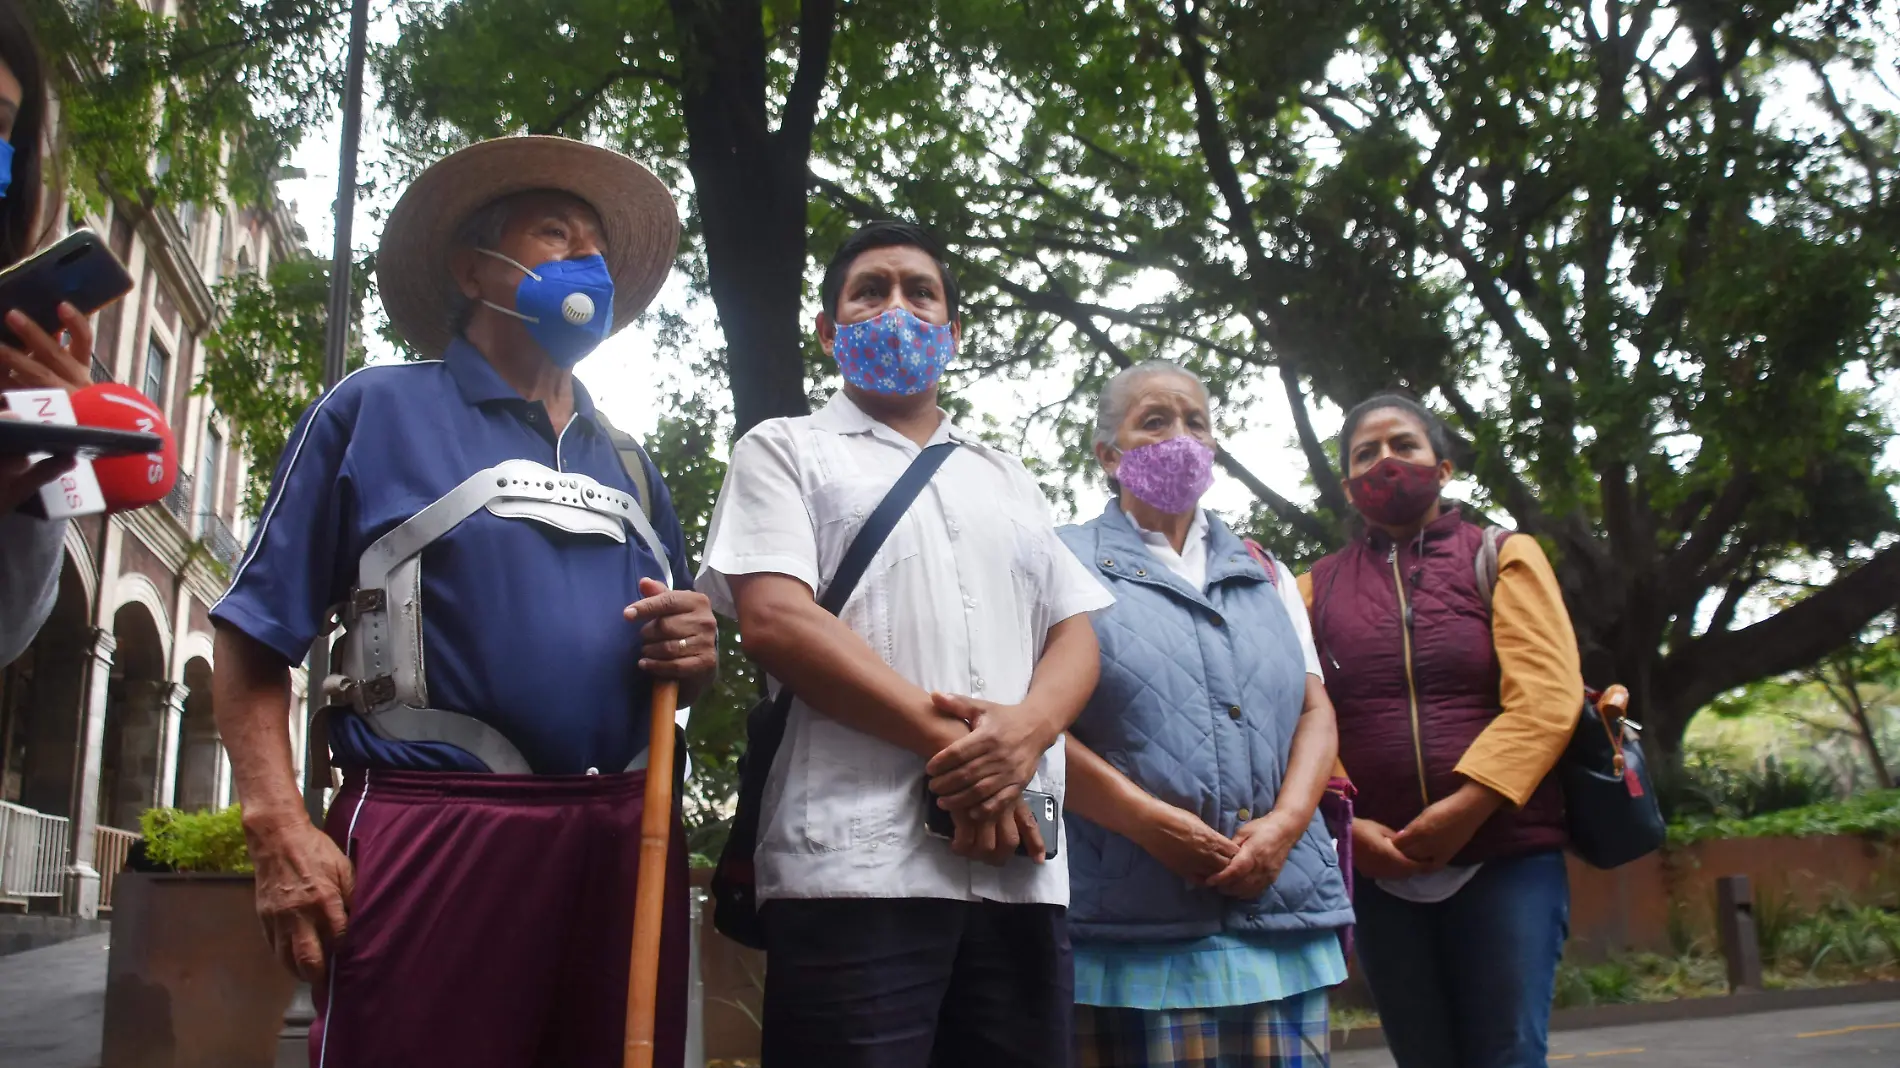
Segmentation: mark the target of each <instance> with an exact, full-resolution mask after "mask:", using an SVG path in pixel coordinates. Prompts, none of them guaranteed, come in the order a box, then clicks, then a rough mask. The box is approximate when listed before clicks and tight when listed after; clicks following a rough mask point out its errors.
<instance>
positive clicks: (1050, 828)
mask: <svg viewBox="0 0 1900 1068" xmlns="http://www.w3.org/2000/svg"><path fill="white" fill-rule="evenodd" d="M1023 803H1024V804H1026V805H1028V806H1029V814H1030V815H1032V816H1034V817H1035V818H1036V830H1037V831H1038V832H1039V833H1040V834H1041V835H1042V848H1043V854H1042V859H1044V860H1054V859H1056V852H1057V848H1056V843H1057V842H1058V841H1059V835H1060V833H1061V828H1060V827H1059V826H1058V821H1059V820H1060V819H1061V818H1062V809H1061V807H1060V806H1059V805H1057V804H1056V799H1055V795H1054V794H1045V793H1042V792H1041V791H1039V790H1024V791H1023ZM924 830H925V831H926V832H928V833H929V834H930V835H932V836H933V837H936V838H942V839H944V840H945V841H949V840H950V839H952V838H955V837H956V836H957V824H956V820H954V819H953V818H951V816H950V813H948V812H946V811H944V810H943V809H942V808H941V807H939V806H938V805H937V795H936V794H933V793H931V792H930V785H929V784H928V783H926V784H925V785H924ZM1016 855H1017V856H1019V857H1026V856H1028V855H1029V851H1028V850H1027V849H1026V848H1024V847H1023V846H1022V845H1020V844H1018V845H1017V846H1016Z"/></svg>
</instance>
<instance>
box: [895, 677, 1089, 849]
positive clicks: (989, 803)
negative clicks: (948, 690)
mask: <svg viewBox="0 0 1900 1068" xmlns="http://www.w3.org/2000/svg"><path fill="white" fill-rule="evenodd" d="M930 699H931V701H932V702H933V703H935V704H936V706H937V711H939V712H941V713H943V714H944V715H946V716H952V717H955V718H957V719H960V720H963V721H964V722H965V723H968V724H969V725H970V733H969V734H967V735H965V736H964V737H962V738H960V739H958V740H957V741H955V742H953V743H951V744H950V745H949V746H947V747H945V748H944V749H943V751H942V752H939V753H938V754H937V755H936V756H934V757H931V758H930V762H929V763H928V764H925V765H924V774H926V775H928V776H930V792H931V793H933V794H936V795H937V797H938V798H939V801H938V804H939V805H940V806H942V807H943V808H944V809H946V810H948V811H951V812H958V811H962V812H967V813H969V814H970V815H971V816H972V817H973V818H974V819H976V820H978V821H983V820H995V819H997V818H999V817H1001V816H1003V815H1004V814H1006V813H1007V812H1009V810H1010V807H1011V806H1013V805H1015V804H1017V803H1018V802H1019V801H1021V800H1022V794H1023V788H1024V787H1025V786H1028V785H1029V781H1030V779H1032V778H1033V777H1034V776H1035V774H1036V765H1037V763H1038V762H1039V761H1041V760H1042V754H1043V753H1044V752H1045V751H1046V750H1047V749H1048V748H1049V747H1050V746H1051V745H1054V744H1055V738H1056V736H1053V735H1050V734H1049V733H1048V728H1047V726H1046V724H1045V723H1044V722H1043V721H1042V718H1041V717H1039V716H1037V715H1035V714H1034V713H1033V712H1032V711H1030V710H1028V709H1025V708H1024V707H1023V706H1022V705H999V704H996V703H995V702H992V701H979V700H977V699H976V698H973V697H962V696H958V695H955V694H943V693H933V694H931V695H930Z"/></svg>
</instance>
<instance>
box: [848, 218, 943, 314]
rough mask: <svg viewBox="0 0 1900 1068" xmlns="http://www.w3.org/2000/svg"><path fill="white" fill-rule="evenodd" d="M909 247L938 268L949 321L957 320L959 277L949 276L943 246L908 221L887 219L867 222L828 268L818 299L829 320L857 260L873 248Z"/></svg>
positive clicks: (853, 235)
mask: <svg viewBox="0 0 1900 1068" xmlns="http://www.w3.org/2000/svg"><path fill="white" fill-rule="evenodd" d="M900 245H907V246H910V247H912V248H919V249H922V250H923V251H924V253H925V254H926V255H928V256H929V257H930V259H931V261H932V262H934V263H935V264H936V265H937V273H938V274H940V275H942V276H943V302H944V305H945V306H946V307H948V308H949V309H950V321H951V322H953V323H954V322H956V321H957V276H956V275H954V274H951V273H950V265H949V264H948V263H945V262H944V258H943V247H942V246H941V245H938V244H937V242H936V240H935V239H934V238H932V237H931V236H930V235H929V234H928V233H925V232H924V229H923V227H921V226H916V225H913V224H911V223H907V222H896V221H894V220H887V221H884V222H874V223H865V224H864V225H863V226H860V227H858V230H857V232H856V233H854V234H852V235H851V236H850V237H847V238H845V239H844V244H842V245H839V246H838V251H837V252H836V253H834V254H833V255H832V257H831V262H830V263H828V264H826V265H825V280H824V282H823V283H822V284H820V285H819V287H818V300H819V303H820V304H821V305H822V307H823V309H824V314H825V317H826V318H827V319H831V320H832V321H834V322H835V321H837V318H838V298H839V297H841V296H843V295H844V278H845V275H847V274H849V273H851V265H852V264H853V263H856V262H857V261H858V257H859V256H862V255H864V254H865V253H867V252H869V251H871V250H872V249H874V248H893V247H896V246H900Z"/></svg>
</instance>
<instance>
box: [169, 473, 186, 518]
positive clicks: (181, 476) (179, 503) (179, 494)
mask: <svg viewBox="0 0 1900 1068" xmlns="http://www.w3.org/2000/svg"><path fill="white" fill-rule="evenodd" d="M165 510H166V511H167V512H170V513H171V514H172V518H173V519H176V520H178V521H179V522H180V523H183V524H185V525H187V526H189V525H190V524H191V476H190V475H187V474H185V473H184V472H183V471H180V472H178V481H176V482H174V483H172V488H171V492H170V493H167V494H165Z"/></svg>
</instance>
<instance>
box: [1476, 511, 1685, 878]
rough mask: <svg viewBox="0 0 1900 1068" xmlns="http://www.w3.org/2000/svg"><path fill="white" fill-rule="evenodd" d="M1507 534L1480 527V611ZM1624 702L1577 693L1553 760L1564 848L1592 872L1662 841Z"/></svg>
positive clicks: (1621, 692) (1615, 695) (1623, 695)
mask: <svg viewBox="0 0 1900 1068" xmlns="http://www.w3.org/2000/svg"><path fill="white" fill-rule="evenodd" d="M1510 536H1511V532H1510V531H1508V530H1506V529H1504V528H1503V527H1496V526H1493V527H1486V528H1485V529H1484V544H1482V545H1481V546H1479V548H1478V559H1477V569H1478V595H1479V596H1480V597H1482V598H1484V607H1485V608H1486V609H1489V608H1490V607H1491V592H1492V590H1494V589H1495V588H1496V587H1497V584H1498V548H1499V545H1500V543H1501V542H1503V540H1504V539H1505V538H1508V537H1510ZM1599 698H1600V699H1599ZM1628 702H1629V691H1628V690H1625V689H1624V688H1623V687H1621V686H1612V687H1610V688H1609V690H1608V691H1607V692H1606V693H1604V694H1602V695H1598V694H1594V693H1591V692H1590V691H1588V690H1586V691H1584V701H1583V714H1582V716H1581V717H1580V718H1579V719H1578V720H1577V729H1576V732H1575V733H1573V734H1572V735H1571V736H1570V744H1569V746H1568V747H1566V748H1565V749H1564V754H1563V756H1562V757H1560V758H1558V760H1557V775H1558V779H1559V781H1561V782H1562V783H1563V790H1564V824H1565V829H1566V830H1567V832H1568V833H1569V835H1570V848H1571V850H1572V851H1573V852H1575V853H1576V854H1577V856H1579V857H1582V858H1583V859H1584V861H1585V862H1586V863H1588V864H1590V865H1591V866H1592V867H1597V868H1603V869H1606V870H1607V869H1609V868H1615V867H1619V866H1621V865H1624V864H1628V863H1629V862H1630V861H1632V860H1635V859H1636V858H1637V857H1641V856H1645V855H1647V854H1649V853H1654V852H1655V851H1656V850H1658V849H1660V848H1662V844H1663V840H1664V838H1666V837H1667V836H1668V827H1667V826H1666V825H1665V824H1664V823H1663V817H1662V809H1661V808H1659V807H1658V806H1657V804H1656V788H1655V785H1654V784H1653V783H1651V782H1650V780H1649V769H1648V767H1647V766H1646V765H1645V763H1644V760H1643V745H1642V742H1641V740H1640V739H1639V738H1638V737H1637V732H1639V731H1640V730H1641V728H1640V727H1638V726H1637V725H1636V721H1634V720H1632V719H1630V718H1629V715H1628V711H1629V710H1628V708H1627V707H1626V706H1627V704H1628Z"/></svg>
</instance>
